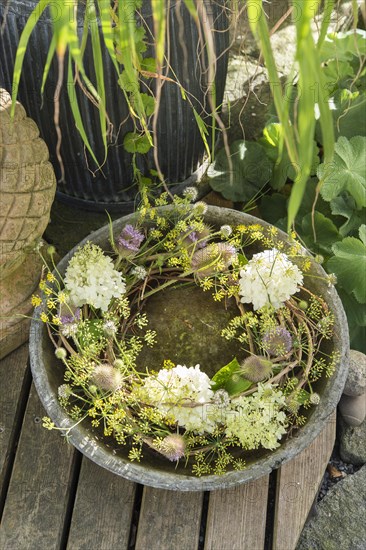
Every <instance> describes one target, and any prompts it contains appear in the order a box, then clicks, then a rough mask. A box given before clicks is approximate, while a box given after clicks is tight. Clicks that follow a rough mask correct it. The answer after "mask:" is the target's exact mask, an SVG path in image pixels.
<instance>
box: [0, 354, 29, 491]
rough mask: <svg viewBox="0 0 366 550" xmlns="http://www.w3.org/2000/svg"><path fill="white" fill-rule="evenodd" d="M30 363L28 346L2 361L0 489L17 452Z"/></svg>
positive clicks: (0, 366)
mask: <svg viewBox="0 0 366 550" xmlns="http://www.w3.org/2000/svg"><path fill="white" fill-rule="evenodd" d="M27 363H28V344H25V345H23V346H21V347H20V348H18V349H17V350H16V351H14V352H13V353H11V354H10V355H8V356H7V357H5V359H2V361H0V380H1V395H0V487H1V488H2V487H3V484H4V481H5V477H6V475H7V468H8V465H9V460H11V459H12V458H13V453H14V452H15V449H14V445H15V440H16V438H17V436H18V434H16V433H15V431H16V430H17V424H18V420H19V421H21V418H19V419H18V418H17V416H18V415H20V414H21V410H20V409H21V408H22V403H21V399H24V400H25V399H27V397H28V395H24V396H22V395H21V393H22V388H23V383H24V377H25V373H26V370H27Z"/></svg>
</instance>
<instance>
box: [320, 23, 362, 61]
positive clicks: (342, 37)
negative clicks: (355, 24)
mask: <svg viewBox="0 0 366 550" xmlns="http://www.w3.org/2000/svg"><path fill="white" fill-rule="evenodd" d="M365 38H366V32H365V31H364V30H361V29H356V30H351V31H347V32H344V33H343V32H338V33H329V34H328V36H327V37H326V39H325V41H324V43H323V45H322V47H321V48H320V61H322V62H323V61H328V60H329V59H337V60H338V61H350V60H352V58H353V57H359V56H362V55H366V40H365Z"/></svg>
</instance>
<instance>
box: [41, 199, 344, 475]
mask: <svg viewBox="0 0 366 550" xmlns="http://www.w3.org/2000/svg"><path fill="white" fill-rule="evenodd" d="M192 198H194V190H192V189H190V188H188V190H187V191H186V193H185V197H183V198H175V199H174V201H173V206H172V207H171V208H170V209H169V210H167V209H165V210H164V209H159V208H156V207H151V208H141V209H140V211H139V213H138V216H137V218H136V221H135V222H134V223H133V224H132V223H130V224H127V225H125V227H124V228H123V229H122V231H121V232H120V234H119V235H117V236H114V235H113V230H112V229H111V232H110V235H111V237H110V243H111V249H112V250H111V253H110V254H106V253H105V252H104V251H103V250H102V249H101V248H100V247H99V246H97V245H96V244H93V243H91V242H87V243H86V244H85V245H83V246H81V247H79V248H78V249H77V251H76V252H75V254H74V255H73V257H72V258H71V260H70V261H69V263H68V267H67V269H66V272H65V275H64V277H61V275H60V274H59V273H58V271H57V268H56V270H54V271H53V272H51V269H48V268H46V269H45V272H44V277H43V279H42V281H41V283H40V288H41V290H42V292H43V295H42V296H41V297H40V296H38V295H37V296H33V304H34V305H35V306H36V307H39V308H42V309H41V310H42V312H41V314H40V318H41V320H42V321H43V322H45V323H46V325H47V328H48V333H49V336H50V338H51V339H52V341H53V343H54V346H55V354H56V356H57V358H58V359H60V360H61V361H62V362H63V363H64V367H65V372H64V383H63V384H62V385H61V386H59V388H58V397H59V401H60V403H61V405H62V406H63V407H64V408H65V409H66V411H67V412H68V414H69V416H70V417H71V418H72V419H73V420H75V423H79V422H82V421H87V419H89V422H90V423H91V427H92V428H91V429H92V430H95V431H97V432H98V431H101V432H102V434H103V437H106V438H112V440H113V441H114V445H115V446H116V447H120V446H124V447H126V448H127V449H128V457H129V459H130V460H131V461H133V460H135V461H140V460H143V457H144V454H145V452H147V451H148V450H149V451H150V452H153V453H155V454H157V455H159V456H161V457H165V458H166V459H168V460H170V461H173V462H177V461H179V462H180V464H181V465H182V464H183V466H184V467H186V468H189V469H190V470H191V471H192V473H194V474H195V475H198V476H200V475H203V474H222V473H224V472H225V471H227V470H228V469H233V468H234V469H242V468H244V467H245V458H246V455H247V454H248V452H250V451H253V450H256V449H268V450H273V449H275V448H277V447H278V446H279V445H280V442H281V440H283V439H284V438H285V437H288V436H289V435H290V434H291V432H292V431H293V430H294V429H296V428H298V427H299V426H301V425H303V424H304V423H305V422H306V417H307V410H308V409H309V408H310V407H312V406H316V405H317V404H318V403H319V401H320V396H319V394H318V393H317V392H316V391H315V389H316V383H317V381H318V380H319V379H320V378H322V377H323V376H326V377H327V376H330V375H331V374H332V373H333V372H334V369H335V366H336V364H337V361H338V357H337V356H336V354H335V353H334V352H333V353H329V351H328V348H329V346H328V347H327V346H326V345H324V342H325V341H326V340H329V339H330V338H331V337H332V335H333V323H334V318H333V314H332V312H331V311H329V309H328V307H327V304H326V303H325V301H324V300H323V298H322V297H320V296H317V295H315V294H313V293H312V292H311V291H310V290H309V289H307V288H306V286H305V285H304V278H305V277H307V276H309V277H310V274H309V269H310V266H311V261H310V258H309V257H308V256H307V255H304V253H303V249H302V248H301V247H300V245H299V244H298V243H297V242H296V241H295V240H294V239H293V238H291V239H290V241H289V242H288V243H285V242H283V241H281V240H280V239H279V238H278V231H277V229H276V228H274V227H268V228H263V227H262V226H261V225H239V226H237V227H231V226H229V225H223V226H222V227H220V228H212V227H209V226H208V225H207V224H206V223H205V221H204V214H205V209H206V205H205V204H204V203H202V202H198V203H195V204H194V205H192V204H190V201H191V200H192ZM156 202H157V205H156V206H159V205H163V204H164V203H166V202H167V198H166V197H165V196H164V195H162V196H161V197H160V198H159V199H157V201H156ZM180 285H185V286H186V285H194V286H195V287H198V288H200V289H201V290H202V292H206V293H207V298H208V299H209V298H210V299H213V300H214V301H216V302H221V303H222V307H223V308H224V307H225V304H226V303H228V302H229V301H231V302H235V304H236V307H237V315H235V316H234V317H232V318H231V319H230V321H229V323H228V324H227V326H226V327H225V328H224V329H223V330H222V332H221V338H223V339H226V340H229V341H233V342H234V341H236V342H237V343H238V345H239V346H240V353H239V354H238V355H237V356H235V357H233V358H232V360H231V361H230V362H229V363H228V364H226V365H218V366H217V369H216V373H215V374H214V376H213V377H212V378H209V376H208V375H207V374H206V372H205V365H204V359H200V360H199V359H197V361H199V364H196V365H188V366H187V365H180V364H175V363H173V362H172V360H171V358H169V357H167V358H166V359H165V361H164V362H163V364H161V365H158V366H157V368H156V367H155V368H156V370H154V366H151V365H150V364H146V362H145V364H144V365H142V366H141V365H138V357H139V355H140V353H141V350H143V349H145V348H146V347H149V346H150V347H152V346H154V345H162V343H160V342H159V334H158V333H157V332H156V331H153V330H151V329H150V328H149V319H148V316H147V315H146V313H144V311H143V308H144V304H146V301H147V300H148V299H149V297H150V296H152V295H154V294H156V293H158V292H161V291H162V290H164V289H166V288H168V287H175V288H179V287H180ZM162 296H163V295H162ZM314 388H315V389H314ZM44 426H45V427H47V428H49V429H54V428H56V426H55V425H54V423H53V422H52V421H51V420H50V419H49V418H45V419H44ZM70 429H72V428H70Z"/></svg>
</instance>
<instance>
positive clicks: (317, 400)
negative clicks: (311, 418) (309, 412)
mask: <svg viewBox="0 0 366 550" xmlns="http://www.w3.org/2000/svg"><path fill="white" fill-rule="evenodd" d="M309 401H310V403H311V404H312V405H319V403H320V395H319V394H318V393H315V392H314V393H312V394H311V395H310V398H309Z"/></svg>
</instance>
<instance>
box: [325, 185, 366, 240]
mask: <svg viewBox="0 0 366 550" xmlns="http://www.w3.org/2000/svg"><path fill="white" fill-rule="evenodd" d="M330 206H331V209H332V214H333V215H334V216H342V217H343V218H347V221H346V222H345V223H344V224H343V225H341V226H340V227H339V233H340V234H341V235H342V237H346V236H347V235H349V234H350V233H354V232H355V231H357V230H358V229H359V227H360V225H361V224H362V223H365V222H366V209H365V208H362V210H357V207H356V202H355V199H354V198H353V197H351V195H349V194H348V193H342V194H341V195H339V196H338V197H336V198H335V199H332V200H331V201H330Z"/></svg>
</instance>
